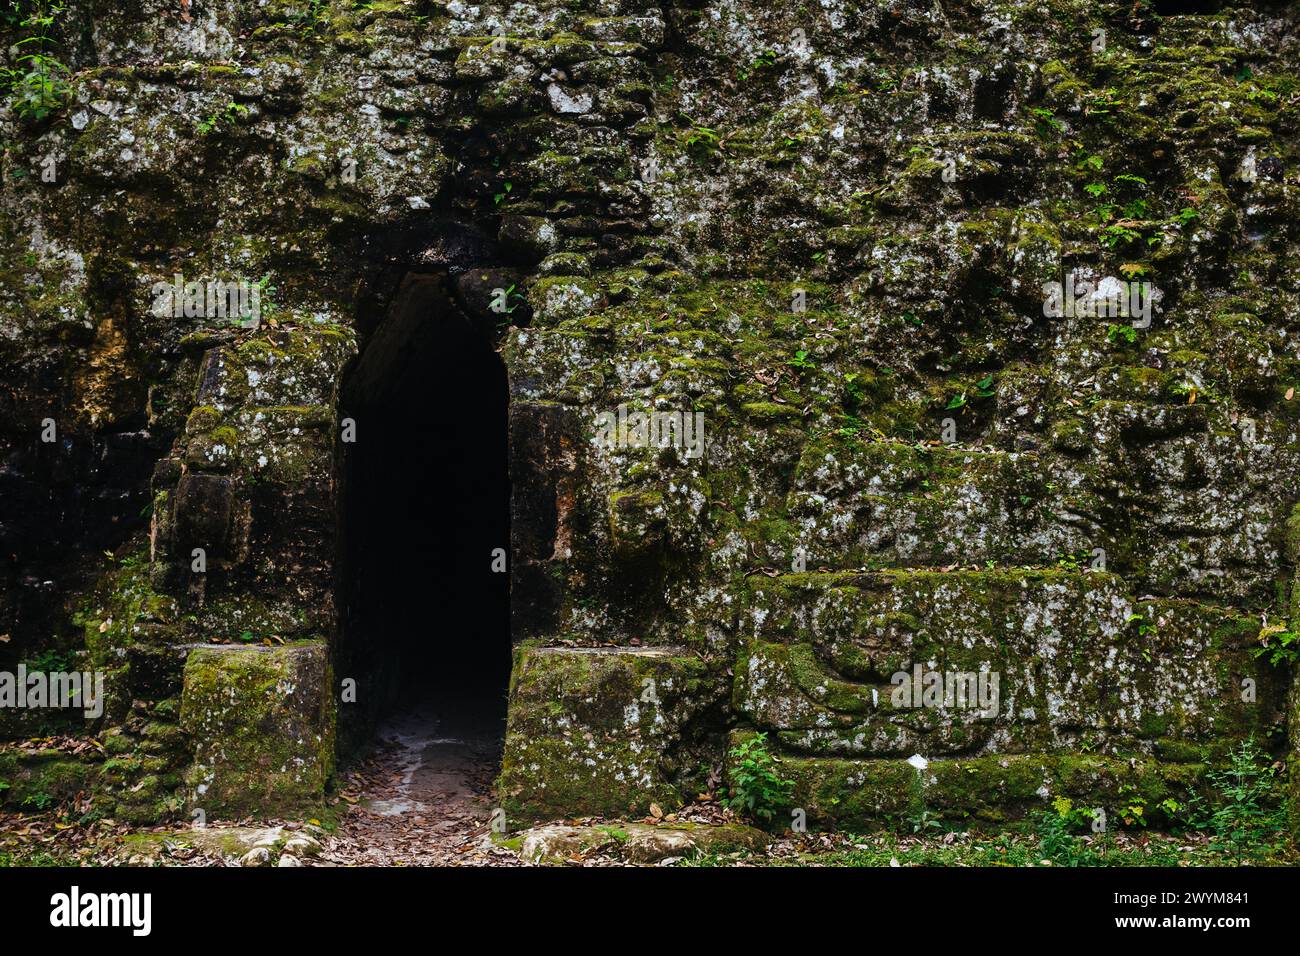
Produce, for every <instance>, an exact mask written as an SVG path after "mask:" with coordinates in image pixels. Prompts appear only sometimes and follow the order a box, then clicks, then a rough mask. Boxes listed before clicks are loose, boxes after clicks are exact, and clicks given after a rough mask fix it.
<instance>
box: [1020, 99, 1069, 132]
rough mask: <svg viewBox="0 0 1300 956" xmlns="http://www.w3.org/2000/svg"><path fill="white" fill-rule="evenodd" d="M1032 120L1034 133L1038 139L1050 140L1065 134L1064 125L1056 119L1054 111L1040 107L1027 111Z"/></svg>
mask: <svg viewBox="0 0 1300 956" xmlns="http://www.w3.org/2000/svg"><path fill="white" fill-rule="evenodd" d="M1029 112H1030V115H1031V116H1033V118H1034V131H1035V132H1037V133H1038V136H1039V138H1040V139H1052V138H1054V137H1056V136H1059V135H1061V134H1062V133H1064V132H1065V124H1064V123H1062V122H1061V121H1060V120H1059V119H1057V118H1056V111H1055V110H1050V109H1045V108H1043V107H1041V106H1037V107H1034V108H1033V109H1032V110H1030V111H1029Z"/></svg>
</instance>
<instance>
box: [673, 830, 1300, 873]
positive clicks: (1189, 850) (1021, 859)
mask: <svg viewBox="0 0 1300 956" xmlns="http://www.w3.org/2000/svg"><path fill="white" fill-rule="evenodd" d="M1077 839H1078V840H1079V843H1080V852H1079V853H1077V854H1076V855H1075V856H1074V858H1072V859H1071V860H1070V861H1069V862H1068V863H1066V865H1078V866H1095V867H1138V866H1152V867H1165V866H1169V867H1172V866H1177V867H1202V866H1233V865H1238V864H1240V863H1242V862H1243V860H1242V859H1241V858H1240V857H1239V856H1238V855H1236V854H1233V853H1230V852H1228V853H1225V852H1222V851H1221V850H1219V849H1216V847H1215V846H1214V844H1213V841H1211V840H1210V839H1209V838H1208V837H1207V836H1206V835H1204V834H1196V835H1183V836H1178V835H1173V834H1165V833H1153V832H1146V831H1143V832H1122V831H1121V832H1116V833H1111V834H1106V835H1104V836H1089V837H1079V838H1077ZM1250 862H1251V863H1252V864H1254V865H1259V866H1295V865H1297V864H1298V863H1300V855H1297V853H1296V850H1295V849H1294V848H1292V847H1275V848H1273V849H1272V850H1271V851H1270V852H1269V853H1267V854H1262V855H1259V856H1256V857H1254V858H1252V859H1251V860H1250ZM679 865H681V866H704V867H718V866H776V867H791V866H826V867H857V866H868V867H872V866H878V867H889V866H943V867H978V866H1059V865H1061V864H1060V863H1055V862H1053V861H1052V860H1049V859H1047V857H1046V855H1045V854H1044V852H1043V846H1042V842H1041V837H1040V836H1039V835H1038V834H1036V833H1013V832H1002V833H988V834H982V833H974V832H969V831H968V832H964V833H952V834H930V835H923V836H918V837H911V836H899V835H897V834H893V833H877V834H870V835H856V836H855V835H846V834H834V835H808V836H805V837H802V838H800V839H795V840H782V841H779V842H778V843H777V845H776V846H775V847H774V848H773V849H772V851H771V852H769V853H767V854H750V853H729V854H728V853H724V854H700V855H697V856H695V857H692V858H690V859H687V860H683V861H682V862H681V863H680V864H679Z"/></svg>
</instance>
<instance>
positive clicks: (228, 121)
mask: <svg viewBox="0 0 1300 956" xmlns="http://www.w3.org/2000/svg"><path fill="white" fill-rule="evenodd" d="M247 115H248V107H247V106H245V105H243V104H242V103H236V102H235V101H234V100H231V101H230V102H229V103H227V104H226V105H225V107H223V108H222V109H219V110H217V111H216V112H215V113H213V114H211V115H210V116H208V117H207V118H206V119H203V120H200V121H199V122H198V123H197V124H196V128H197V129H198V131H199V135H200V136H207V135H208V134H209V133H211V132H213V131H215V130H218V129H221V128H223V127H235V126H238V125H239V121H240V119H241V118H242V117H244V116H247Z"/></svg>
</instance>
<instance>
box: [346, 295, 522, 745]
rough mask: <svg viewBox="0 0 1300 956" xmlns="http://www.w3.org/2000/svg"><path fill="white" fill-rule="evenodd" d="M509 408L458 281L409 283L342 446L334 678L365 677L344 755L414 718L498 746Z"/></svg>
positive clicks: (349, 404) (373, 345)
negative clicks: (451, 288) (498, 557)
mask: <svg viewBox="0 0 1300 956" xmlns="http://www.w3.org/2000/svg"><path fill="white" fill-rule="evenodd" d="M506 402H507V396H506V374H505V367H504V365H503V363H502V361H501V359H500V357H499V356H498V355H497V353H496V351H495V349H494V346H493V338H492V330H491V329H487V328H482V327H480V326H476V325H475V324H474V323H473V322H471V320H470V319H469V318H467V317H466V316H465V314H464V313H463V312H462V311H461V310H460V309H459V308H458V307H457V305H456V304H455V302H454V300H453V298H452V296H451V295H449V293H448V289H447V277H446V275H445V274H433V275H421V274H414V273H413V274H410V275H408V276H406V278H405V279H404V280H403V282H402V284H401V287H400V289H399V291H398V293H397V294H396V296H395V298H394V299H393V302H392V305H391V306H390V307H389V309H388V310H387V314H386V315H385V317H384V319H383V321H382V322H380V323H379V325H378V326H377V327H376V328H375V329H374V331H373V332H372V333H371V334H370V335H369V337H368V338H367V340H366V341H365V342H364V343H363V346H362V351H361V355H360V358H359V359H358V360H357V363H356V366H355V368H354V369H353V370H352V372H351V373H350V375H349V376H348V378H347V379H346V380H345V384H344V392H343V395H342V396H341V403H340V404H341V408H342V415H343V417H344V418H345V419H346V418H351V419H352V420H353V421H354V422H355V428H356V431H355V440H354V441H352V442H350V443H349V442H347V441H346V440H345V441H344V442H343V443H342V444H341V446H340V447H341V449H342V455H343V461H342V462H341V467H340V474H341V475H342V477H343V496H342V500H343V502H344V512H343V515H342V519H343V529H342V530H343V541H344V552H345V553H344V556H343V557H344V560H343V561H342V562H341V564H340V582H339V594H340V600H341V603H342V607H341V608H340V610H341V612H342V613H341V620H342V628H343V633H342V634H341V639H340V642H339V647H338V653H336V655H335V659H336V667H337V668H338V673H337V674H336V677H337V678H338V679H339V680H343V679H345V678H347V677H349V676H352V677H355V678H356V680H357V693H358V700H357V703H356V704H348V703H343V704H341V705H340V711H339V732H340V742H341V744H342V745H343V746H344V747H345V748H347V747H348V746H349V744H351V745H352V746H355V745H356V744H360V743H361V742H362V741H363V740H364V739H366V738H367V737H368V736H369V733H370V732H371V731H372V729H373V728H374V727H375V725H376V723H377V722H379V721H380V720H382V719H384V718H394V717H401V719H404V720H408V722H409V719H410V717H411V715H412V714H413V713H418V714H420V715H423V716H421V717H419V718H418V720H424V721H426V723H427V722H428V721H433V722H434V723H436V727H437V733H438V734H439V735H441V736H443V737H455V738H462V739H473V740H476V741H482V740H484V739H488V738H491V739H494V740H496V741H498V742H499V740H500V737H501V735H502V732H503V729H504V720H505V705H506V699H505V698H506V685H507V682H508V680H509V669H510V638H509V596H508V587H509V585H508V575H507V574H506V573H503V572H500V571H494V569H493V553H494V550H495V549H498V548H500V549H503V550H504V549H506V548H507V547H508V546H509V502H510V489H509V478H508V475H507V470H506V462H507V452H506ZM345 426H346V422H345ZM345 439H346V434H345ZM502 563H503V562H502ZM499 566H500V565H498V567H499ZM397 712H401V713H400V714H398V713H397ZM403 715H404V716H403Z"/></svg>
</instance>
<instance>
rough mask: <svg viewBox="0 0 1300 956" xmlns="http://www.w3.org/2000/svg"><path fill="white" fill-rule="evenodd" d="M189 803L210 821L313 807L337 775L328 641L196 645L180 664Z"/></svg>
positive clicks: (182, 719)
mask: <svg viewBox="0 0 1300 956" xmlns="http://www.w3.org/2000/svg"><path fill="white" fill-rule="evenodd" d="M180 722H181V727H182V728H183V729H184V731H185V733H186V734H187V735H188V736H189V737H190V739H191V740H192V741H193V745H194V762H193V764H192V765H191V767H190V768H189V770H188V771H187V773H186V776H185V780H186V788H187V790H186V793H187V802H188V803H189V805H190V807H191V808H193V809H200V810H203V811H204V813H206V814H207V815H208V817H209V818H211V819H218V818H231V817H242V816H247V815H265V814H275V813H282V812H286V811H290V810H293V809H297V808H302V807H307V806H312V805H317V804H319V803H320V801H321V800H322V798H323V796H324V792H325V787H326V784H327V783H328V782H329V780H330V778H331V776H332V775H333V772H334V695H333V678H332V677H331V672H330V665H329V660H328V657H327V654H326V649H325V645H323V644H319V643H307V644H296V645H289V646H285V647H275V648H265V647H256V646H254V647H200V648H196V649H195V650H194V651H193V652H192V653H191V654H190V657H189V660H188V661H187V662H186V664H185V692H184V696H183V698H182V701H181V714H180Z"/></svg>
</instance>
